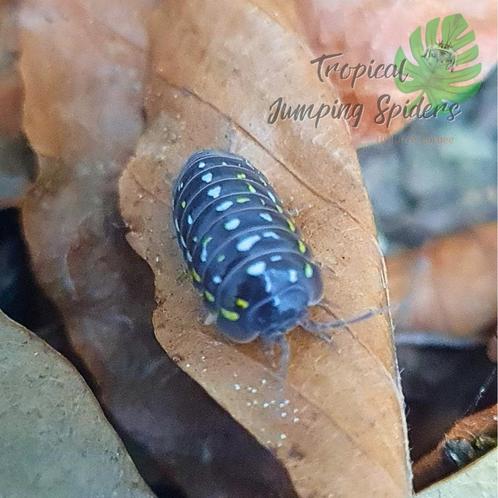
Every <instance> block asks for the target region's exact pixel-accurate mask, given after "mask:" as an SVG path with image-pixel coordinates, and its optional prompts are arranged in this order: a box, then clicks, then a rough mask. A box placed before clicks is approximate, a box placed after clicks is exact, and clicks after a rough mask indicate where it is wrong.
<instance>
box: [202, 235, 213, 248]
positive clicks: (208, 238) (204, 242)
mask: <svg viewBox="0 0 498 498" xmlns="http://www.w3.org/2000/svg"><path fill="white" fill-rule="evenodd" d="M212 240H213V237H206V238H205V239H203V241H202V246H203V247H206V246H207V245H208V244H209V243H210V242H211V241H212Z"/></svg>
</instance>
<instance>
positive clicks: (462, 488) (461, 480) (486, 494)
mask: <svg viewBox="0 0 498 498" xmlns="http://www.w3.org/2000/svg"><path fill="white" fill-rule="evenodd" d="M497 460H498V450H496V449H495V450H493V451H490V452H489V453H488V454H486V455H485V456H483V457H481V458H479V460H477V461H476V462H474V463H472V464H471V465H469V466H468V467H465V468H463V469H462V470H460V471H459V472H457V473H456V474H454V475H452V476H450V477H448V478H447V479H444V480H442V481H440V482H438V483H436V484H434V485H433V486H431V487H430V488H427V489H426V490H424V491H422V492H421V493H418V494H417V495H416V497H417V498H468V497H470V496H471V497H472V498H490V497H492V496H495V493H496V486H497V477H496V474H497V472H496V471H497V464H496V462H497Z"/></svg>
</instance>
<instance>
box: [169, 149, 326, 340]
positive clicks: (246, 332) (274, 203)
mask: <svg viewBox="0 0 498 498" xmlns="http://www.w3.org/2000/svg"><path fill="white" fill-rule="evenodd" d="M173 222H174V226H175V231H176V236H177V238H178V243H179V245H180V248H181V250H182V252H183V256H184V259H185V261H186V264H187V266H188V270H189V273H190V274H191V276H192V279H193V282H194V285H195V286H196V287H197V289H198V290H199V291H200V292H201V293H202V295H203V298H204V300H205V302H206V304H207V306H208V308H209V309H210V311H211V312H213V313H215V314H216V324H217V327H218V328H219V329H220V331H221V332H222V333H223V334H225V335H226V336H227V337H228V338H229V339H231V340H232V341H235V342H241V343H242V342H250V341H252V340H254V339H256V338H258V337H259V338H261V339H263V340H266V341H277V340H280V339H281V338H282V336H283V335H284V334H285V333H286V332H288V331H290V330H291V329H293V328H294V327H295V326H296V325H298V324H299V323H301V322H302V321H303V320H304V319H305V318H306V317H307V313H308V308H309V307H310V306H312V305H314V304H316V303H318V302H319V301H320V299H321V297H322V289H323V286H322V279H321V275H320V270H319V267H318V266H317V265H316V264H315V263H314V262H313V259H312V256H311V253H310V250H309V249H308V247H307V245H306V244H305V242H304V241H303V240H302V238H301V236H300V234H299V230H298V228H297V227H296V226H295V224H294V222H293V221H292V220H291V219H290V217H289V216H287V214H286V213H285V211H284V208H283V206H282V203H281V202H280V200H279V198H278V195H277V194H276V192H275V191H274V190H273V188H272V187H271V186H270V184H269V181H268V179H267V178H266V177H265V176H264V175H263V174H262V173H261V172H260V171H258V170H257V169H256V168H255V167H254V166H252V164H250V163H249V162H248V161H247V160H246V159H244V158H243V157H240V156H237V155H234V154H231V153H228V152H223V151H217V150H203V151H199V152H196V153H195V154H193V155H192V156H191V157H190V158H189V159H188V160H187V162H186V163H185V165H184V167H183V169H182V170H181V172H180V174H179V176H178V179H177V181H176V184H175V185H174V190H173Z"/></svg>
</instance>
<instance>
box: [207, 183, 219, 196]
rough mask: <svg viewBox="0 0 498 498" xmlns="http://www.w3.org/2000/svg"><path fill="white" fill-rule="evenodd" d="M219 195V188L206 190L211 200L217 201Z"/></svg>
mask: <svg viewBox="0 0 498 498" xmlns="http://www.w3.org/2000/svg"><path fill="white" fill-rule="evenodd" d="M220 194H221V187H220V186H219V185H218V186H217V187H213V188H211V189H209V190H208V193H207V195H208V196H209V197H212V198H213V199H217V198H218V197H219V196H220Z"/></svg>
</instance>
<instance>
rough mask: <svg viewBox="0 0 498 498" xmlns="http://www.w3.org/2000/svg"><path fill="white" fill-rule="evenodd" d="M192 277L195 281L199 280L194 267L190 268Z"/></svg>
mask: <svg viewBox="0 0 498 498" xmlns="http://www.w3.org/2000/svg"><path fill="white" fill-rule="evenodd" d="M192 278H193V279H194V280H195V281H196V282H199V283H200V282H201V280H202V279H201V277H200V275H199V274H198V273H197V272H196V271H195V269H194V268H192Z"/></svg>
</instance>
